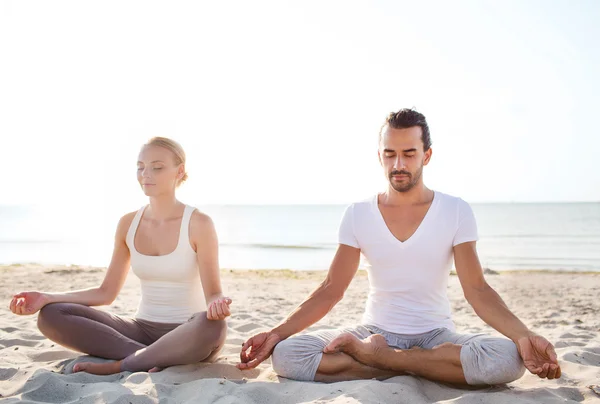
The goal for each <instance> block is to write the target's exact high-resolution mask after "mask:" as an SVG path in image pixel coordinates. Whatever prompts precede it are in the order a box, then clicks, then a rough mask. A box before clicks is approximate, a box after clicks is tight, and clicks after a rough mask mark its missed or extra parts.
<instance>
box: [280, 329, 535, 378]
mask: <svg viewBox="0 0 600 404" xmlns="http://www.w3.org/2000/svg"><path fill="white" fill-rule="evenodd" d="M343 332H349V333H351V334H353V335H354V336H356V337H357V338H359V339H364V338H367V337H368V336H369V335H371V334H381V335H383V336H384V337H385V339H386V342H387V344H388V345H389V346H391V347H393V348H398V349H410V348H412V347H419V348H424V349H431V348H433V347H435V346H437V345H440V344H443V343H445V342H450V343H453V344H457V345H462V348H461V351H460V362H461V364H462V368H463V372H464V375H465V379H466V380H467V383H468V384H470V385H489V384H502V383H509V382H512V381H514V380H517V379H518V378H520V377H521V376H523V373H525V367H524V365H523V361H522V360H521V357H520V355H519V352H518V351H517V347H516V345H515V344H514V343H513V342H512V341H511V340H509V339H506V338H495V337H489V336H486V335H483V334H477V335H465V334H458V333H455V332H453V331H450V330H448V329H447V328H438V329H435V330H433V331H429V332H426V333H423V334H394V333H391V332H387V331H385V330H382V329H381V328H378V327H375V326H372V325H359V326H356V327H352V328H345V329H341V330H323V331H315V332H311V333H307V334H303V335H299V336H296V337H293V338H289V339H286V340H284V341H281V342H280V343H279V344H277V346H276V347H275V350H274V351H273V356H272V363H273V369H274V370H275V372H276V373H277V374H278V375H280V376H283V377H287V378H289V379H295V380H307V381H312V380H314V379H315V374H316V373H317V369H318V367H319V364H320V363H321V358H322V357H323V348H325V346H326V345H327V344H328V343H329V342H331V341H332V340H333V339H334V338H335V337H337V336H338V335H340V334H341V333H343Z"/></svg>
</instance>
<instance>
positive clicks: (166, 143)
mask: <svg viewBox="0 0 600 404" xmlns="http://www.w3.org/2000/svg"><path fill="white" fill-rule="evenodd" d="M144 146H158V147H162V148H164V149H167V150H170V151H171V153H173V156H174V157H175V158H174V160H175V165H179V164H183V165H184V167H185V152H184V151H183V147H181V145H180V144H179V143H177V142H176V141H174V140H173V139H169V138H166V137H160V136H157V137H153V138H152V139H150V140H148V143H146V144H145V145H144ZM187 179H188V174H187V172H185V171H184V173H183V177H181V179H180V180H179V182H178V183H177V186H179V185H181V184H183V183H184V182H185V180H187Z"/></svg>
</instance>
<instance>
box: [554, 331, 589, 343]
mask: <svg viewBox="0 0 600 404" xmlns="http://www.w3.org/2000/svg"><path fill="white" fill-rule="evenodd" d="M558 338H560V339H573V338H577V339H584V340H586V341H587V340H590V339H592V338H594V335H593V334H588V333H585V332H581V333H571V332H567V333H565V334H563V335H561V336H560V337H558Z"/></svg>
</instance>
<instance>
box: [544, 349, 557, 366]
mask: <svg viewBox="0 0 600 404" xmlns="http://www.w3.org/2000/svg"><path fill="white" fill-rule="evenodd" d="M546 353H547V354H548V356H549V357H550V360H551V361H552V362H554V363H558V357H557V356H556V351H555V350H554V347H553V346H552V345H548V348H546Z"/></svg>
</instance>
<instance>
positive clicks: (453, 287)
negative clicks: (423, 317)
mask: <svg viewBox="0 0 600 404" xmlns="http://www.w3.org/2000/svg"><path fill="white" fill-rule="evenodd" d="M104 271H105V269H103V268H89V267H77V266H72V267H54V266H41V265H33V264H32V265H13V266H4V267H0V281H1V282H0V300H1V301H3V302H4V303H3V308H2V309H1V310H0V394H1V395H2V398H0V400H4V402H6V403H12V402H30V403H42V402H43V403H65V402H78V403H79V402H81V403H155V402H161V403H183V402H201V403H209V402H218V403H329V402H332V403H359V402H360V403H430V402H443V403H499V404H500V403H501V404H518V403H559V402H560V403H565V402H584V403H588V402H589V403H591V402H600V388H599V387H598V385H600V315H598V313H599V311H600V296H599V295H600V274H574V273H551V272H537V273H533V272H527V273H523V272H509V273H502V274H499V275H488V276H487V279H488V281H489V283H490V284H491V285H492V286H493V287H495V288H496V290H497V291H498V292H499V293H500V295H501V296H502V297H503V298H504V300H505V301H506V302H507V304H508V305H509V307H511V309H513V311H514V312H515V313H516V314H517V315H518V316H519V317H520V318H521V319H522V320H523V321H524V322H525V323H526V324H527V325H529V326H530V327H531V328H532V329H534V330H535V331H537V332H539V333H541V334H542V335H544V336H546V337H547V338H548V339H550V340H551V341H552V342H553V343H554V344H555V346H556V348H557V353H558V357H559V361H560V364H561V366H562V369H563V376H562V378H561V379H559V380H541V379H539V378H538V377H537V376H534V375H531V374H529V373H527V374H526V375H525V376H524V377H523V378H521V379H520V380H518V381H516V382H513V383H510V384H508V385H501V386H493V387H488V388H483V389H464V388H456V387H452V386H448V385H444V384H440V383H435V382H431V381H428V380H425V379H422V378H419V377H414V376H398V377H394V378H391V379H388V380H386V381H377V380H362V381H351V382H340V383H333V384H321V383H309V382H296V381H292V380H287V379H284V378H279V377H278V376H277V375H275V373H274V372H273V369H272V368H271V364H270V361H266V362H264V363H263V364H261V365H260V366H259V367H258V368H257V369H253V370H249V371H244V372H242V371H240V370H238V369H237V368H236V367H235V364H236V363H237V362H238V358H239V349H240V346H241V344H242V342H243V341H244V340H245V339H246V338H248V337H250V336H251V335H253V334H254V333H256V332H259V331H263V330H267V329H268V328H270V327H272V326H274V325H276V324H277V323H278V322H279V321H280V320H281V319H282V318H283V317H284V316H285V315H286V314H287V313H288V312H289V311H290V310H292V309H293V308H294V307H295V306H296V305H297V304H298V303H300V302H301V301H302V299H303V298H304V297H305V296H306V295H307V294H308V293H309V292H310V291H311V290H312V289H313V288H314V287H315V286H316V285H318V283H319V282H320V281H321V280H322V279H323V277H324V275H325V273H324V272H295V271H227V270H224V271H222V280H223V287H224V289H225V291H226V293H227V294H228V295H229V296H230V297H231V298H232V299H233V301H234V303H233V305H232V311H233V315H232V316H231V317H230V318H229V319H228V324H229V332H228V337H227V341H226V346H225V348H224V350H223V352H222V355H221V357H220V358H219V360H218V361H217V363H215V364H211V365H207V364H197V365H186V366H175V367H172V368H168V369H165V370H163V371H162V372H159V373H153V374H149V373H145V372H138V373H129V372H124V373H121V374H116V375H111V376H94V375H89V374H85V373H76V374H71V373H70V370H71V369H72V367H73V365H74V363H76V362H77V361H82V360H89V357H86V356H80V354H78V353H76V352H73V351H70V350H68V349H66V348H63V347H61V346H59V345H56V344H55V343H53V342H52V341H50V340H48V339H46V338H45V337H44V336H42V335H41V333H40V332H39V331H38V330H37V328H36V317H35V316H16V315H14V314H12V313H11V312H10V311H9V310H8V303H9V299H10V297H11V296H12V294H14V293H16V292H18V291H23V290H44V291H62V290H67V289H79V288H84V287H92V286H95V285H98V284H100V282H101V280H102V278H103V276H104ZM367 289H368V280H367V277H366V275H365V274H364V273H362V272H359V274H358V275H357V276H356V278H355V279H354V281H353V282H352V285H351V286H350V288H349V290H348V292H347V293H346V296H345V297H344V299H343V300H342V301H341V302H340V303H339V304H338V305H337V306H336V307H335V308H334V310H333V311H332V312H331V313H330V314H329V315H328V316H326V317H325V318H324V319H323V320H321V321H320V322H319V323H317V324H316V325H315V326H313V327H311V328H310V330H314V329H323V328H336V327H341V326H345V325H351V324H355V323H357V322H359V320H360V316H361V314H362V310H363V307H364V302H365V299H366V295H367ZM449 295H450V299H451V301H452V307H453V311H454V320H455V323H456V326H457V329H458V331H460V332H468V333H477V332H486V333H490V334H497V333H496V332H495V331H494V330H492V329H491V328H490V327H488V326H487V325H485V324H484V323H483V322H482V321H481V320H480V319H479V318H478V317H477V316H476V315H475V314H474V312H473V310H472V309H471V307H470V306H469V305H468V304H467V303H466V301H465V300H464V298H463V296H462V291H461V289H460V285H459V282H458V279H457V277H456V276H451V279H450V286H449ZM138 299H139V287H138V281H137V279H136V278H135V277H134V276H129V278H128V279H127V282H126V284H125V286H124V289H123V291H122V292H121V294H120V296H119V297H118V298H117V300H116V301H115V302H114V304H113V305H112V306H110V307H106V308H103V309H106V310H110V311H112V312H114V313H116V314H119V315H133V313H134V312H135V309H136V306H137V303H138ZM95 360H98V361H101V359H95Z"/></svg>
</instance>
